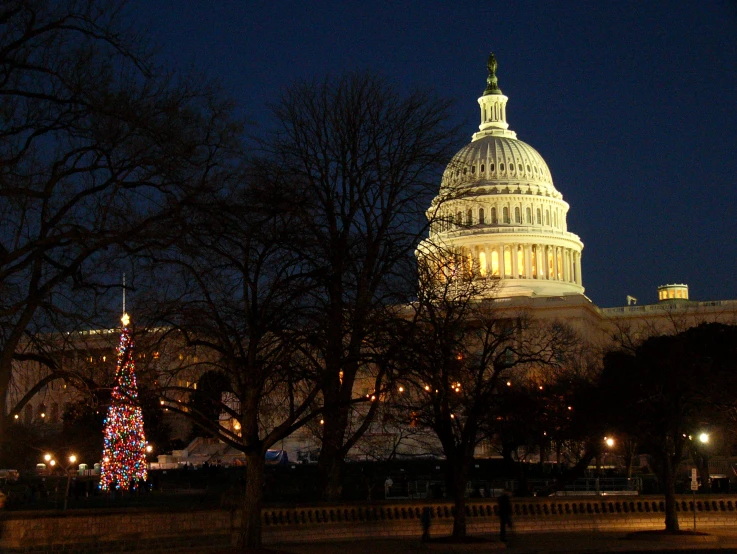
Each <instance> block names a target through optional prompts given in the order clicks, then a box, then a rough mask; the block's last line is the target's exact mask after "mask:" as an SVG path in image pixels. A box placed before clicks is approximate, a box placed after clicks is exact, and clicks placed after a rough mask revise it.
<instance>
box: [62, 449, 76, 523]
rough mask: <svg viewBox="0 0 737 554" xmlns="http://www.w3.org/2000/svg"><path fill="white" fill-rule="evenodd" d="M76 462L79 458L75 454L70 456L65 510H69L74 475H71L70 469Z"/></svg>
mask: <svg viewBox="0 0 737 554" xmlns="http://www.w3.org/2000/svg"><path fill="white" fill-rule="evenodd" d="M76 461H77V457H76V456H75V455H74V454H72V455H71V456H69V465H68V466H67V490H66V493H65V494H64V509H65V510H66V509H67V501H68V500H69V485H70V484H71V481H72V474H71V473H69V468H70V467H72V466H73V465H74V462H76Z"/></svg>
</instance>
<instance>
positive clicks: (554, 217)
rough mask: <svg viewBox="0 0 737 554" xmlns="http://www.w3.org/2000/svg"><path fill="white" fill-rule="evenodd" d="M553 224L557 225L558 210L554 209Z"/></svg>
mask: <svg viewBox="0 0 737 554" xmlns="http://www.w3.org/2000/svg"><path fill="white" fill-rule="evenodd" d="M553 224H554V225H555V226H556V227H557V226H558V210H555V211H554V212H553Z"/></svg>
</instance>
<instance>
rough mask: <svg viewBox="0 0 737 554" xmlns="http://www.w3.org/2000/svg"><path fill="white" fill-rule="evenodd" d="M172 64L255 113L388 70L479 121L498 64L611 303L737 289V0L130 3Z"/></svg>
mask: <svg viewBox="0 0 737 554" xmlns="http://www.w3.org/2000/svg"><path fill="white" fill-rule="evenodd" d="M131 6H132V8H133V14H134V17H135V20H136V22H137V23H139V24H141V25H143V26H145V27H148V28H149V29H150V31H151V34H152V35H153V39H154V41H155V42H157V43H158V44H160V45H161V47H162V50H161V55H162V57H163V58H165V60H166V61H167V63H171V64H173V65H174V66H175V67H179V68H187V67H188V66H189V65H190V64H194V67H196V68H197V69H198V70H200V71H205V72H207V73H208V74H209V75H211V76H214V77H217V78H219V79H221V80H222V83H223V85H224V87H225V89H226V90H227V92H228V93H229V94H231V95H232V96H233V97H234V98H235V99H236V100H237V101H238V103H239V109H240V111H241V113H242V114H243V115H245V116H247V117H248V118H250V119H251V120H253V121H254V122H256V123H258V122H263V121H264V114H265V111H266V104H267V102H269V101H270V100H272V99H274V98H275V97H276V96H277V95H278V94H279V91H280V89H281V88H282V87H284V86H285V85H288V84H289V83H290V82H292V81H293V80H295V79H299V78H319V77H322V76H324V75H325V74H327V73H332V74H335V73H339V72H342V71H346V70H351V69H364V68H369V69H372V70H378V71H380V72H381V73H383V74H385V75H388V76H389V77H390V78H392V79H394V80H396V81H399V82H400V83H403V84H404V83H406V84H407V85H410V86H422V87H429V88H431V89H433V90H435V91H437V92H438V93H439V94H440V95H442V96H446V97H450V98H451V99H453V100H454V101H455V102H456V105H455V114H456V116H457V119H458V121H459V122H466V124H465V125H464V127H463V128H464V133H465V135H464V136H462V137H459V140H461V141H470V138H471V134H472V133H473V132H474V131H476V130H477V126H478V122H479V121H478V119H479V116H478V104H477V103H476V99H477V98H478V96H480V95H481V93H482V92H483V90H484V87H485V84H486V82H485V80H486V58H487V56H488V53H489V51H494V52H495V54H496V55H497V58H498V60H499V71H498V75H499V85H500V87H501V89H502V90H503V91H504V93H505V94H506V95H507V96H508V97H509V103H508V105H507V120H508V121H509V123H510V128H511V129H513V130H514V131H516V132H517V134H518V138H519V139H520V140H523V141H525V142H527V143H529V144H530V145H532V146H533V147H534V148H536V149H537V150H538V151H539V152H540V154H542V156H543V158H545V160H546V161H547V163H548V166H549V167H550V170H551V172H552V174H553V179H554V182H555V186H556V188H557V189H558V190H559V191H560V192H562V193H563V198H564V199H565V200H566V201H567V202H568V203H569V204H570V206H571V209H570V211H569V214H568V228H569V230H570V231H572V232H574V233H576V234H578V235H579V236H580V237H581V239H582V240H583V242H584V251H583V261H582V267H583V282H584V286H585V287H586V294H587V296H589V298H591V299H592V300H593V301H594V302H595V303H596V304H597V305H599V306H602V307H608V306H618V305H623V304H624V303H625V295H627V294H631V295H633V296H636V297H637V298H638V299H639V300H640V303H653V302H655V301H656V300H657V292H656V288H657V286H658V285H661V284H666V283H687V284H688V285H689V286H690V293H691V298H692V299H693V300H718V299H735V298H737V244H735V243H736V242H737V241H736V239H737V139H736V137H737V1H735V0H713V1H711V0H704V1H700V2H694V1H690V0H689V1H668V2H642V1H641V0H628V1H589V2H544V1H524V0H522V1H521V0H508V1H506V2H493V1H490V0H486V1H457V2H447V1H442V0H426V1H422V2H420V1H415V2H399V1H373V2H372V1H368V2H367V1H364V2H346V1H334V2H333V1H303V2H293V1H291V0H290V1H279V2H272V1H269V2H265V1H249V0H216V1H212V2H206V1H204V0H203V1H194V0H189V1H188V0H133V2H132V3H131Z"/></svg>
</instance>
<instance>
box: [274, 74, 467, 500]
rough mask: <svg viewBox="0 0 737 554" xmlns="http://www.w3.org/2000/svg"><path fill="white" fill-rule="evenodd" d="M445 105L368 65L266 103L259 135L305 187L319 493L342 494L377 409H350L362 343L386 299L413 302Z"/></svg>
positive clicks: (448, 147) (370, 340)
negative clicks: (410, 280)
mask: <svg viewBox="0 0 737 554" xmlns="http://www.w3.org/2000/svg"><path fill="white" fill-rule="evenodd" d="M448 107H449V103H448V101H446V100H443V99H440V98H438V97H436V96H435V95H433V94H429V93H427V92H425V91H410V92H407V93H405V92H403V91H400V90H399V89H398V88H397V87H396V86H395V85H394V84H392V83H390V82H389V81H387V80H386V79H384V78H382V77H379V76H377V75H373V74H370V73H351V74H347V75H343V76H339V77H337V78H326V79H325V80H323V81H314V82H300V83H297V84H295V85H293V86H291V87H289V88H288V89H286V91H285V92H284V93H283V95H282V96H281V98H279V99H278V101H277V102H276V103H275V104H274V105H273V107H272V112H273V122H274V131H273V132H272V133H270V134H269V135H267V136H266V137H264V138H263V140H261V141H260V146H261V149H262V150H263V152H264V153H265V155H266V156H267V157H269V158H270V159H271V160H273V161H274V162H275V163H276V164H278V165H279V167H281V168H282V170H283V172H284V173H285V174H288V175H290V176H291V178H292V179H293V180H294V181H295V182H296V183H299V185H300V186H301V187H302V189H303V191H304V193H303V198H304V199H305V204H304V206H303V215H304V219H303V222H302V225H301V229H300V231H301V233H303V234H304V236H305V237H309V240H308V241H307V243H306V244H307V246H308V248H304V249H302V250H300V251H299V255H300V257H301V259H302V263H303V265H304V267H305V268H309V270H310V271H311V273H312V274H313V284H314V285H315V288H314V292H313V296H312V299H313V309H312V312H311V317H310V321H309V328H310V329H311V331H312V344H313V346H314V348H315V350H316V352H317V354H316V355H315V356H312V357H311V359H312V360H313V361H314V362H315V364H316V367H315V371H316V373H317V375H318V378H319V381H320V386H321V397H322V401H323V403H324V425H322V426H321V429H320V438H321V441H322V446H321V450H320V458H319V462H318V468H319V472H320V475H321V479H322V485H323V489H324V496H325V498H326V499H333V500H334V499H337V498H338V497H339V496H340V489H341V475H342V470H343V465H344V462H345V457H346V455H347V454H348V452H349V450H350V449H351V448H352V447H353V446H354V445H355V444H356V442H357V441H358V440H359V439H360V437H361V436H362V435H363V434H364V433H365V431H366V429H367V428H368V427H369V424H370V422H371V418H372V417H373V415H374V414H375V413H376V410H375V409H361V410H355V409H354V406H355V403H356V401H358V400H359V398H360V396H359V395H356V394H355V393H356V385H357V380H359V379H360V378H361V375H364V374H370V373H371V372H372V371H373V369H374V367H373V366H372V364H371V363H370V362H371V360H368V359H367V358H372V357H374V356H375V355H376V350H375V349H373V348H372V347H367V345H376V346H377V347H378V346H379V341H378V335H382V333H383V331H382V329H383V328H384V326H385V323H386V322H387V320H390V319H392V318H393V317H395V316H396V313H395V312H393V310H392V309H391V308H390V307H391V306H395V305H397V304H401V303H404V302H406V301H407V300H408V299H409V298H410V291H409V289H408V288H407V287H406V283H407V280H406V278H405V277H406V275H407V274H414V271H413V270H412V267H411V264H413V263H414V262H413V259H412V254H413V251H414V249H415V247H416V245H417V243H418V242H419V239H420V237H421V236H422V235H423V233H424V231H425V223H424V222H426V219H425V217H424V211H425V209H426V208H427V206H429V205H430V200H431V199H432V197H433V196H434V195H435V194H436V193H437V183H438V182H439V181H440V174H441V172H442V169H443V168H444V166H445V164H446V163H447V161H448V160H449V159H450V154H451V153H452V152H453V149H452V147H453V145H454V141H455V137H456V133H455V129H453V128H451V127H450V126H449V125H448V121H449V115H448ZM387 308H389V309H387ZM372 350H373V351H372ZM378 388H379V387H377V388H376V390H375V391H373V392H378ZM370 392H372V391H370ZM360 400H361V401H365V395H364V397H363V398H360Z"/></svg>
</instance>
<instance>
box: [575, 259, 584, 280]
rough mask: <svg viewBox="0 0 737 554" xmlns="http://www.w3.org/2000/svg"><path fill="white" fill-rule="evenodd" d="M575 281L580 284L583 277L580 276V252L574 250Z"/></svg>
mask: <svg viewBox="0 0 737 554" xmlns="http://www.w3.org/2000/svg"><path fill="white" fill-rule="evenodd" d="M576 282H577V283H578V284H579V285H581V284H583V279H582V276H581V254H579V253H578V252H576Z"/></svg>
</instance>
